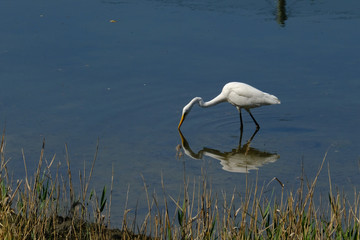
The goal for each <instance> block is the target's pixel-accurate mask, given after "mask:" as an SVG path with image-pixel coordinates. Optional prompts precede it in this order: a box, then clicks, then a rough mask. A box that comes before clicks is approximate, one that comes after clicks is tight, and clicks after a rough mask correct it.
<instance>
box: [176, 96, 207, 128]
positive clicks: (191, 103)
mask: <svg viewBox="0 0 360 240" xmlns="http://www.w3.org/2000/svg"><path fill="white" fill-rule="evenodd" d="M199 101H202V99H201V97H195V98H193V99H192V100H191V101H190V102H189V103H188V104H187V105H186V106H185V107H184V108H183V110H182V114H181V119H180V123H179V126H178V129H180V127H181V124H182V123H183V121H184V120H185V118H186V116H187V115H188V114H189V112H190V111H191V108H192V107H193V106H194V104H195V103H198V102H199Z"/></svg>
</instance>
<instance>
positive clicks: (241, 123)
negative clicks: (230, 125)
mask: <svg viewBox="0 0 360 240" xmlns="http://www.w3.org/2000/svg"><path fill="white" fill-rule="evenodd" d="M238 111H239V115H240V139H239V147H241V141H242V136H243V130H244V127H243V121H242V115H241V108H238Z"/></svg>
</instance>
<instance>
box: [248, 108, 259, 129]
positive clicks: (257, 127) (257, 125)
mask: <svg viewBox="0 0 360 240" xmlns="http://www.w3.org/2000/svg"><path fill="white" fill-rule="evenodd" d="M246 111H247V112H248V113H249V114H250V117H251V118H252V120H253V121H254V123H255V124H256V129H257V130H259V129H260V125H259V124H258V123H257V121H256V120H255V118H254V116H253V115H252V114H251V112H250V110H249V109H246Z"/></svg>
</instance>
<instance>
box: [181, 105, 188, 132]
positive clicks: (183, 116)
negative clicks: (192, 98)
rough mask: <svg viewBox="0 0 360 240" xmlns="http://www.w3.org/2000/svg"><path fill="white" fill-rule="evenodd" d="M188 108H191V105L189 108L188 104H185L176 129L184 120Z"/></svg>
mask: <svg viewBox="0 0 360 240" xmlns="http://www.w3.org/2000/svg"><path fill="white" fill-rule="evenodd" d="M190 110H191V107H190V108H189V107H188V105H186V106H185V107H184V108H183V110H182V114H181V119H180V123H179V126H178V129H180V127H181V124H182V123H183V122H184V120H185V118H186V116H187V115H188V114H189V112H190Z"/></svg>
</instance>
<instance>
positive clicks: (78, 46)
mask: <svg viewBox="0 0 360 240" xmlns="http://www.w3.org/2000/svg"><path fill="white" fill-rule="evenodd" d="M359 10H360V4H359V2H358V1H355V0H353V1H345V2H341V3H339V2H338V1H286V2H285V1H284V2H283V1H257V2H255V3H254V2H253V1H230V0H229V1H215V0H214V1H211V0H203V1H193V0H189V1H175V0H174V1H155V0H154V1H145V0H139V1H128V0H124V1H95V0H92V1H83V0H78V1H68V0H65V1H31V2H28V1H23V0H19V1H9V0H7V1H3V2H2V3H1V4H0V32H1V38H0V83H1V87H0V127H1V128H5V129H6V141H7V143H6V153H7V156H6V157H7V158H9V159H11V160H10V162H9V164H8V165H9V169H11V170H12V171H13V174H14V175H13V177H14V179H19V178H23V176H24V173H25V171H24V167H23V160H22V155H21V149H23V150H24V153H25V156H26V161H27V165H28V168H29V170H28V171H29V172H31V169H35V168H36V167H37V161H38V158H39V154H40V149H41V145H42V141H43V139H44V138H45V141H46V152H45V155H46V158H47V159H48V160H50V159H51V158H52V157H53V155H54V154H56V160H57V161H58V162H60V163H61V165H62V168H63V172H64V173H66V167H65V166H66V164H65V157H64V156H65V150H64V145H65V143H66V144H67V145H68V148H69V154H70V160H71V164H72V169H73V172H75V173H77V172H78V171H80V170H81V171H82V169H83V167H84V165H86V167H87V168H88V169H89V168H90V165H91V161H92V159H93V156H94V153H95V149H96V143H97V139H99V154H98V158H97V161H96V169H95V172H94V176H93V181H92V183H93V186H94V187H95V188H98V189H100V190H101V189H102V186H104V185H107V186H109V185H110V181H111V177H110V176H111V172H112V169H114V182H115V187H114V193H113V194H114V195H113V204H112V210H113V215H112V216H113V221H114V222H115V223H114V224H115V225H116V224H117V222H119V219H120V218H121V215H122V211H123V207H124V205H125V198H126V191H127V189H128V186H130V194H129V199H130V202H129V205H130V206H129V207H132V208H134V207H135V205H136V201H137V200H138V199H140V200H139V201H140V202H142V201H143V200H144V198H145V195H144V188H143V181H142V177H141V176H143V177H144V179H145V181H146V184H147V186H148V188H149V190H150V191H151V192H153V191H155V192H157V193H162V189H161V176H162V177H163V179H164V182H165V185H166V188H167V191H168V193H169V194H173V195H175V196H177V193H178V192H179V189H180V187H181V186H182V185H183V180H182V179H183V173H184V166H185V172H186V174H187V176H189V177H190V178H191V179H193V177H195V178H197V177H198V176H201V172H202V169H206V171H207V174H208V176H209V179H211V181H212V188H213V190H214V191H219V192H221V191H223V190H224V191H229V192H232V191H233V189H234V188H236V189H239V191H240V190H241V189H242V188H243V187H244V184H245V178H246V174H244V172H248V176H247V177H249V178H250V179H252V180H254V179H256V177H257V178H258V180H259V182H260V183H261V184H262V183H266V184H267V183H268V182H270V181H271V179H273V178H274V177H277V178H278V179H280V180H281V181H282V182H283V183H285V186H286V187H288V188H289V189H291V188H296V186H297V184H298V183H299V178H298V177H299V176H300V175H301V171H302V166H304V171H305V174H306V175H307V176H308V177H309V179H312V178H313V176H314V175H315V173H316V171H317V169H318V167H319V166H320V163H321V161H322V159H323V156H324V154H325V153H326V152H328V156H327V162H328V163H329V166H330V170H331V177H332V183H333V184H335V185H337V186H339V187H340V188H341V189H344V190H345V192H348V193H352V191H353V188H354V187H357V188H359V182H360V174H359V159H360V152H359V149H360V144H359V141H358V135H359V130H360V129H359V125H358V122H359V119H360V112H359V109H360V100H359V97H358V92H359V89H360V70H359V69H360V68H359V63H360V61H359V56H360V46H359V40H360V31H358V27H359V25H360V14H359V12H360V11H359ZM112 20H113V21H112ZM230 81H242V82H246V83H248V84H250V85H253V86H255V87H257V88H259V89H261V90H263V91H266V92H269V93H272V94H274V95H276V96H277V97H278V98H279V99H280V100H281V102H282V103H281V105H276V106H267V107H263V108H259V109H254V110H253V111H252V113H253V115H254V116H255V118H256V119H257V121H258V122H259V124H260V125H261V129H260V131H259V132H258V133H257V134H256V136H255V137H254V139H253V140H252V142H251V144H250V145H249V149H250V150H248V151H249V152H251V153H252V154H248V155H245V154H244V148H243V145H244V144H245V143H246V141H247V140H248V139H249V138H250V137H251V136H252V134H253V132H254V130H255V126H254V124H253V122H252V120H251V118H250V117H249V116H248V115H247V114H246V113H244V114H243V117H244V121H245V122H244V123H245V127H244V133H243V137H242V139H243V140H242V144H240V146H239V138H240V125H239V116H238V113H237V110H236V109H235V108H234V107H233V106H231V105H230V104H227V103H223V104H220V105H217V106H214V107H212V108H208V109H201V108H199V107H197V106H195V107H194V108H193V110H192V112H191V113H190V114H189V116H188V118H187V119H186V121H185V122H184V124H183V126H182V134H183V136H184V137H185V139H186V141H187V144H188V145H187V146H188V147H189V148H190V149H191V151H192V153H193V156H191V154H190V156H191V157H189V156H188V155H186V153H189V152H188V149H186V153H185V152H184V151H183V150H182V157H181V158H180V159H179V158H177V157H176V146H178V145H179V144H181V143H182V141H181V138H180V135H179V132H178V131H177V125H178V123H179V120H180V115H181V110H182V108H183V106H184V105H185V104H187V103H188V101H190V100H191V99H192V98H193V97H195V96H201V97H203V98H204V100H205V101H207V100H210V99H211V98H213V97H215V96H216V95H217V94H219V93H220V91H221V88H222V87H223V85H224V84H225V83H227V82H230ZM244 156H250V157H251V158H249V157H248V158H245V160H244ZM194 158H195V159H196V158H198V159H197V160H195V159H194ZM219 158H220V159H219ZM229 159H231V160H229ZM221 160H222V161H221ZM244 166H245V167H244ZM75 175H77V174H75ZM75 181H76V180H75ZM327 183H328V178H327V169H325V170H323V173H322V175H321V177H320V179H319V184H318V185H319V189H320V190H321V191H323V192H324V193H325V194H326V192H327V190H328V188H327ZM270 187H273V186H270ZM143 203H144V204H143V206H142V205H141V204H140V205H141V206H140V207H139V209H140V211H141V210H142V209H146V202H145V201H143Z"/></svg>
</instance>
